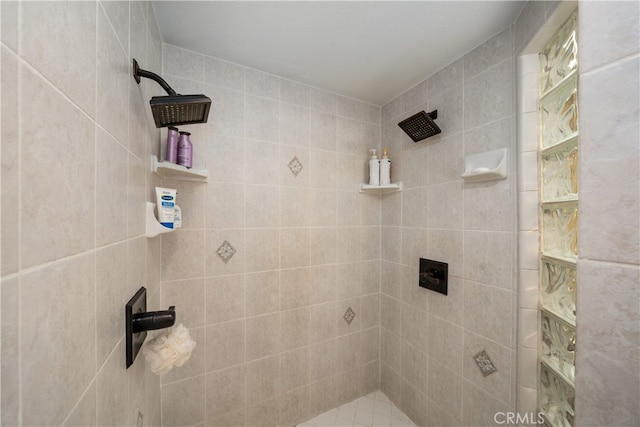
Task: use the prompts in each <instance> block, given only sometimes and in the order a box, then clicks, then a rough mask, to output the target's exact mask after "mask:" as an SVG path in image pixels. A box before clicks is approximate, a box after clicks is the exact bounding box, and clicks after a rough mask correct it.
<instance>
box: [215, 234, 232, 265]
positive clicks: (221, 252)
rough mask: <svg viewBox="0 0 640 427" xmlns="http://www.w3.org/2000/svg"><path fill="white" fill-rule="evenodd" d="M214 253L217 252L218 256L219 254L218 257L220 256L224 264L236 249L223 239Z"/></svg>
mask: <svg viewBox="0 0 640 427" xmlns="http://www.w3.org/2000/svg"><path fill="white" fill-rule="evenodd" d="M216 253H217V254H218V256H220V258H222V261H224V263H225V264H226V263H228V262H229V260H230V259H231V257H232V256H233V254H235V253H236V250H235V249H234V248H233V246H231V243H229V242H227V241H226V240H225V241H224V242H222V244H221V245H220V247H219V248H218V250H217V251H216Z"/></svg>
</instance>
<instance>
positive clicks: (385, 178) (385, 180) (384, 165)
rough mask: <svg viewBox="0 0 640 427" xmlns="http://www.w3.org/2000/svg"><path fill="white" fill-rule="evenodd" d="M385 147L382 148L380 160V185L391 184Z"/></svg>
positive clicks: (389, 161) (389, 166) (388, 160)
mask: <svg viewBox="0 0 640 427" xmlns="http://www.w3.org/2000/svg"><path fill="white" fill-rule="evenodd" d="M387 150H388V148H387V147H382V159H380V185H389V184H391V160H390V159H389V153H388V152H387Z"/></svg>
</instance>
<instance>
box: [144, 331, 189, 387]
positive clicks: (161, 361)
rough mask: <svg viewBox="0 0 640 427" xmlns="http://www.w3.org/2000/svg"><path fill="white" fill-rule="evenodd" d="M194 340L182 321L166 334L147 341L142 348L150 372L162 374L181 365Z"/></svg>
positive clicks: (187, 358) (186, 357) (186, 358)
mask: <svg viewBox="0 0 640 427" xmlns="http://www.w3.org/2000/svg"><path fill="white" fill-rule="evenodd" d="M194 348H196V342H195V341H194V340H193V339H191V334H190V333H189V330H188V329H187V328H185V327H184V326H182V323H181V324H179V325H178V326H176V327H174V328H173V329H172V330H171V332H170V333H168V334H160V335H158V336H157V337H155V338H154V339H152V340H150V341H148V342H147V344H146V345H145V346H144V347H143V348H142V353H143V354H144V357H145V359H146V360H147V363H148V364H149V367H150V368H151V372H153V373H154V374H156V375H164V374H166V373H167V372H169V371H170V370H171V369H173V367H174V366H182V365H184V362H186V361H187V360H189V358H190V357H191V352H192V351H193V349H194Z"/></svg>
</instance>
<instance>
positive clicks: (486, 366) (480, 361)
mask: <svg viewBox="0 0 640 427" xmlns="http://www.w3.org/2000/svg"><path fill="white" fill-rule="evenodd" d="M473 360H475V361H476V364H477V365H478V368H480V372H482V375H483V376H485V377H486V376H487V375H491V374H493V373H494V372H495V371H497V370H498V369H497V368H496V367H495V366H493V362H492V361H491V359H489V355H488V354H487V352H486V351H485V350H482V351H481V352H480V353H478V354H476V355H475V356H473Z"/></svg>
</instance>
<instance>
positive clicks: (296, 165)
mask: <svg viewBox="0 0 640 427" xmlns="http://www.w3.org/2000/svg"><path fill="white" fill-rule="evenodd" d="M288 166H289V169H291V172H293V174H294V175H295V176H298V174H299V173H300V171H301V170H302V163H300V160H298V158H297V157H296V156H293V159H291V161H290V162H289V165H288Z"/></svg>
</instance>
